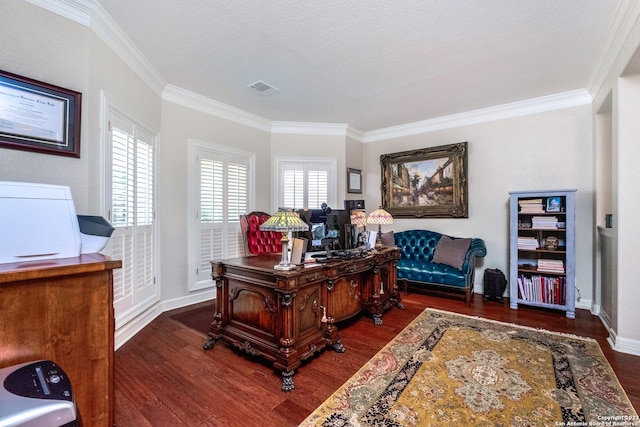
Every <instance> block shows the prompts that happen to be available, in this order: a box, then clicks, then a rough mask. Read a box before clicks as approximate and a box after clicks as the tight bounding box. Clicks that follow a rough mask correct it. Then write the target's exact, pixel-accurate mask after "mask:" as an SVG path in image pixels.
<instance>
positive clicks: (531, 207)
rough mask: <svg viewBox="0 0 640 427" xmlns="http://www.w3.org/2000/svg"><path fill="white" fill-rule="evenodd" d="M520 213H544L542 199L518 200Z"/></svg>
mask: <svg viewBox="0 0 640 427" xmlns="http://www.w3.org/2000/svg"><path fill="white" fill-rule="evenodd" d="M518 206H519V207H520V213H532V214H534V213H544V207H543V205H542V199H520V200H518Z"/></svg>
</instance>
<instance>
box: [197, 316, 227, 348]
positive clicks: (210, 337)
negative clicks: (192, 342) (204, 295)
mask: <svg viewBox="0 0 640 427" xmlns="http://www.w3.org/2000/svg"><path fill="white" fill-rule="evenodd" d="M221 331H222V313H220V312H217V313H216V314H215V316H214V317H213V322H212V323H211V330H210V331H209V333H208V334H207V341H206V342H205V343H204V345H203V346H202V348H203V349H205V350H210V349H212V348H213V346H214V345H215V343H216V341H218V340H219V339H220V337H221V336H222V334H221Z"/></svg>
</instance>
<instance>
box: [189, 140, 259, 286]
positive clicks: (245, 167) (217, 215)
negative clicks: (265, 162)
mask: <svg viewBox="0 0 640 427" xmlns="http://www.w3.org/2000/svg"><path fill="white" fill-rule="evenodd" d="M195 156H196V159H197V181H196V182H197V194H196V203H197V208H196V209H195V210H196V212H197V213H198V218H197V227H196V228H197V231H196V230H194V231H193V232H191V233H190V239H196V240H197V243H196V242H194V243H193V244H191V248H192V250H193V251H194V256H193V258H194V259H192V260H191V261H190V262H193V263H194V264H195V266H196V267H195V268H196V272H195V274H194V276H193V277H194V278H193V279H191V280H190V284H189V288H190V290H196V289H203V288H206V287H212V286H213V281H212V279H211V261H212V260H222V259H226V258H234V257H238V256H241V255H243V246H242V245H243V242H242V235H241V233H240V215H242V214H245V213H246V212H247V208H248V205H249V188H248V180H249V172H250V171H249V165H250V159H249V157H247V156H241V155H237V154H232V153H226V152H223V151H217V150H208V149H204V148H200V149H197V150H196V152H195Z"/></svg>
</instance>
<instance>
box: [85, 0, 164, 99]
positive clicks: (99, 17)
mask: <svg viewBox="0 0 640 427" xmlns="http://www.w3.org/2000/svg"><path fill="white" fill-rule="evenodd" d="M91 30H92V31H93V32H94V33H95V34H96V35H97V36H98V37H99V38H100V40H102V41H103V42H104V44H106V45H107V46H108V47H109V48H110V49H111V50H112V51H113V52H114V53H115V54H116V56H117V57H118V58H120V59H121V60H122V61H123V62H124V63H125V64H126V65H127V66H128V67H129V68H131V70H132V71H133V72H134V73H135V74H136V75H137V76H138V77H140V79H142V81H143V82H145V84H146V85H147V86H149V87H150V88H151V90H153V91H154V92H155V93H156V94H157V95H159V96H160V95H161V94H162V89H163V88H164V87H165V86H166V84H167V82H166V80H165V79H164V77H162V75H161V74H160V72H158V70H156V68H155V67H154V66H153V64H151V62H149V60H148V59H147V58H146V57H145V56H144V55H143V54H142V52H140V50H139V49H138V48H137V47H136V45H135V44H133V42H132V41H131V40H130V39H129V37H128V36H127V35H126V34H125V32H124V31H122V30H121V29H120V27H119V26H118V24H116V22H115V21H114V20H113V19H112V18H111V16H110V15H109V14H108V13H107V12H106V11H105V10H104V9H103V8H102V6H101V5H100V4H99V3H98V2H96V3H95V7H94V8H93V15H92V17H91Z"/></svg>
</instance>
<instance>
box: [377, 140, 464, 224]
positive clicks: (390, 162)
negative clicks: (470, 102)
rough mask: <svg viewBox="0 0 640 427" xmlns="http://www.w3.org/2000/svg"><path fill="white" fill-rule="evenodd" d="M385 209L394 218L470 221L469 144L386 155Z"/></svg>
mask: <svg viewBox="0 0 640 427" xmlns="http://www.w3.org/2000/svg"><path fill="white" fill-rule="evenodd" d="M380 166H381V168H382V184H381V191H382V207H383V209H385V210H386V211H387V212H389V213H390V214H391V215H393V217H394V218H395V217H413V218H468V217H469V205H468V194H467V142H460V143H456V144H448V145H441V146H437V147H428V148H422V149H419V150H411V151H403V152H399V153H392V154H383V155H381V156H380Z"/></svg>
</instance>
